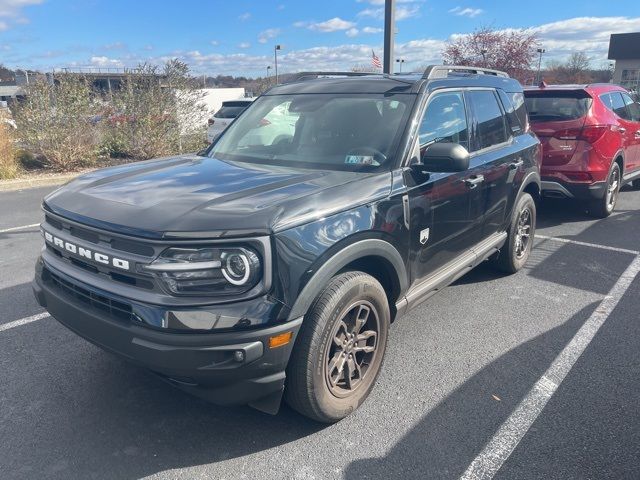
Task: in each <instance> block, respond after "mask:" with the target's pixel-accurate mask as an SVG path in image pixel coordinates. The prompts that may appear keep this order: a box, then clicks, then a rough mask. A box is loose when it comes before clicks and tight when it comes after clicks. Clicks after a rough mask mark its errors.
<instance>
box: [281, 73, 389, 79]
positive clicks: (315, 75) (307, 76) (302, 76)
mask: <svg viewBox="0 0 640 480" xmlns="http://www.w3.org/2000/svg"><path fill="white" fill-rule="evenodd" d="M294 75H295V77H294V79H295V80H313V79H315V78H319V77H363V76H365V75H376V73H374V72H298V73H295V74H294Z"/></svg>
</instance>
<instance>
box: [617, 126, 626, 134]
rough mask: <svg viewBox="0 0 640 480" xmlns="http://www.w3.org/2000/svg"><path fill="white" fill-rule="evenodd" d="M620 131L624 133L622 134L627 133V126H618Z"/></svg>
mask: <svg viewBox="0 0 640 480" xmlns="http://www.w3.org/2000/svg"><path fill="white" fill-rule="evenodd" d="M618 131H619V132H620V133H622V134H625V133H627V129H626V128H624V127H618Z"/></svg>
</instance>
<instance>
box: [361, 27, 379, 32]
mask: <svg viewBox="0 0 640 480" xmlns="http://www.w3.org/2000/svg"><path fill="white" fill-rule="evenodd" d="M382 32H384V28H378V27H364V28H363V29H362V33H382Z"/></svg>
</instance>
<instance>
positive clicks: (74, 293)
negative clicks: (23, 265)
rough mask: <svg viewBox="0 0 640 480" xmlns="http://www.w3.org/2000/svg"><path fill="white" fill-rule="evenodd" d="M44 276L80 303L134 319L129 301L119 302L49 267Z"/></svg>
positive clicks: (128, 319)
mask: <svg viewBox="0 0 640 480" xmlns="http://www.w3.org/2000/svg"><path fill="white" fill-rule="evenodd" d="M42 278H43V280H44V281H45V282H46V283H49V284H50V285H51V286H52V287H54V288H55V289H56V290H57V291H59V292H60V293H62V294H63V295H65V296H67V297H70V298H73V299H75V300H76V301H78V302H80V303H84V304H85V305H87V306H89V307H91V308H92V309H93V310H99V311H102V312H105V313H108V314H109V315H110V316H112V317H115V318H118V319H120V320H126V321H131V320H132V319H133V309H132V307H131V305H130V304H128V303H125V302H119V301H117V300H114V299H113V298H110V297H106V296H104V295H100V294H98V293H96V292H93V291H91V290H88V289H86V288H83V287H81V286H79V285H76V284H75V283H73V282H70V281H69V280H66V279H64V278H62V277H61V276H59V275H56V274H55V273H53V272H51V270H48V269H47V270H45V271H44V274H43V277H42Z"/></svg>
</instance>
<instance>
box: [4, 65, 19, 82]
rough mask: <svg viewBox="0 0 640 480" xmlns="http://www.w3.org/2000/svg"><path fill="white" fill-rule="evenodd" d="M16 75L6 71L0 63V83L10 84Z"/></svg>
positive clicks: (8, 70)
mask: <svg viewBox="0 0 640 480" xmlns="http://www.w3.org/2000/svg"><path fill="white" fill-rule="evenodd" d="M15 76H16V73H15V72H14V71H13V70H10V69H8V68H7V67H5V66H4V65H3V64H1V63H0V82H12V81H14V80H15Z"/></svg>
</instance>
